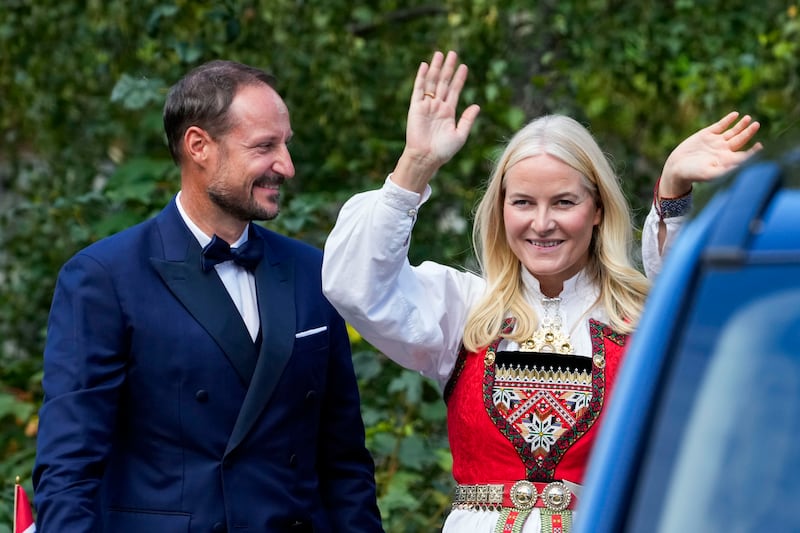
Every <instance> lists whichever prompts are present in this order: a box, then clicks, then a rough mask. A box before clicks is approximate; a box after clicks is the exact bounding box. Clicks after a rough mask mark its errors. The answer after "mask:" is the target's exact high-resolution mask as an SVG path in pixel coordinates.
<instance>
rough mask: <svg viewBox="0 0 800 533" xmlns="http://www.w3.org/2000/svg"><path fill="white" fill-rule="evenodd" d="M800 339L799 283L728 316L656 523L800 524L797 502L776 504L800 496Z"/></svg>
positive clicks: (671, 527)
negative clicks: (661, 511) (659, 519)
mask: <svg viewBox="0 0 800 533" xmlns="http://www.w3.org/2000/svg"><path fill="white" fill-rule="evenodd" d="M799 345H800V290H794V291H787V292H784V293H780V294H776V295H773V296H771V297H768V298H765V299H763V300H759V301H756V302H754V303H752V304H751V305H749V306H747V307H745V308H744V309H742V310H741V311H739V312H738V313H737V314H736V315H735V316H734V317H732V319H731V320H730V321H729V322H728V323H727V324H726V326H725V328H724V329H723V330H722V331H721V336H720V341H719V343H718V345H717V350H716V352H715V353H714V354H713V356H712V357H711V363H710V365H709V367H708V372H707V374H706V376H705V379H704V380H703V383H702V384H701V386H700V392H699V394H698V397H697V402H696V405H695V406H694V409H693V411H692V413H691V415H690V418H689V422H688V424H687V428H686V432H685V434H684V438H683V441H682V443H681V445H680V448H679V450H678V460H677V464H676V465H675V469H674V471H673V476H672V479H671V482H670V483H669V485H668V488H667V491H666V495H667V501H666V503H665V507H664V512H663V514H662V521H661V524H660V528H659V531H662V532H665V533H666V532H673V531H731V532H733V531H757V530H760V529H761V528H762V527H763V526H764V525H766V524H772V525H776V520H777V521H778V522H777V523H781V524H789V523H793V524H800V507H798V506H796V505H776V503H778V502H782V501H783V502H786V501H794V499H795V498H796V497H798V496H800V478H798V476H797V473H798V472H800V446H798V445H797V442H796V439H797V438H798V436H800V356H798V355H797V346H799ZM776 510H777V511H776ZM776 513H783V516H776ZM770 529H772V527H770Z"/></svg>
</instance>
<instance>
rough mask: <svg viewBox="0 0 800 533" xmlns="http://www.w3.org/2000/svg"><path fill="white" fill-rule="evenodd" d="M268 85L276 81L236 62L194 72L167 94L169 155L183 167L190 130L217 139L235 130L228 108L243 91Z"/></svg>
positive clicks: (209, 65) (210, 64)
mask: <svg viewBox="0 0 800 533" xmlns="http://www.w3.org/2000/svg"><path fill="white" fill-rule="evenodd" d="M262 83H263V84H265V85H268V86H269V87H272V88H274V87H275V78H274V76H272V75H271V74H269V73H267V72H266V71H263V70H261V69H258V68H255V67H251V66H249V65H244V64H242V63H237V62H235V61H224V60H215V61H209V62H208V63H204V64H202V65H200V66H199V67H196V68H194V69H193V70H191V71H190V72H189V73H188V74H186V76H184V77H183V78H182V79H181V80H180V81H178V82H177V83H176V84H175V85H173V86H172V88H171V89H170V90H169V93H168V94H167V100H166V102H165V103H164V132H165V133H166V135H167V143H168V144H169V152H170V154H171V155H172V159H173V160H174V161H175V163H177V164H178V165H180V164H181V156H182V153H181V145H182V143H183V136H184V134H185V133H186V130H187V129H189V128H190V127H191V126H197V127H199V128H202V129H204V130H205V131H207V132H208V134H209V135H211V137H212V138H217V137H219V136H221V135H224V134H225V133H227V132H228V130H230V128H231V127H232V126H233V124H232V123H231V120H230V116H229V115H228V108H230V105H231V102H233V98H234V96H236V93H237V91H238V90H239V88H240V87H242V86H245V85H258V84H262Z"/></svg>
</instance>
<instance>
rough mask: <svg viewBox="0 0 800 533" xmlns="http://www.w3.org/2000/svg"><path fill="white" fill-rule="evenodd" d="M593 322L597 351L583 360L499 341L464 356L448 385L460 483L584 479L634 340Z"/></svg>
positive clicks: (450, 430) (449, 416) (453, 448)
mask: <svg viewBox="0 0 800 533" xmlns="http://www.w3.org/2000/svg"><path fill="white" fill-rule="evenodd" d="M589 327H590V332H591V339H592V357H591V358H589V357H580V358H579V359H581V361H576V359H575V356H571V357H572V359H563V360H559V359H558V358H559V357H564V356H559V355H553V354H540V353H525V352H497V350H496V349H497V346H498V344H499V339H498V341H496V342H495V343H493V345H491V346H489V347H488V348H487V349H485V350H482V351H480V352H478V353H466V352H462V353H461V354H460V355H459V359H458V362H457V363H456V366H455V369H454V371H453V375H452V376H451V378H450V381H449V383H448V385H447V388H446V389H445V401H446V402H447V421H448V433H449V437H450V449H451V452H452V455H453V477H454V478H455V480H456V482H457V483H459V484H487V483H502V482H509V481H517V480H520V479H528V480H530V481H551V480H561V479H566V480H568V481H572V482H574V483H581V482H582V480H583V475H584V471H585V469H586V463H587V460H588V456H589V452H590V450H591V447H592V444H593V442H594V439H595V436H596V433H597V428H598V426H599V421H600V419H601V414H602V410H603V406H604V405H605V403H606V402H607V401H608V398H609V395H610V392H611V387H612V385H613V383H614V379H615V378H616V374H617V369H618V367H619V364H620V361H621V359H622V355H623V352H624V348H625V343H626V341H627V338H628V336H627V335H621V334H617V333H615V332H613V331H612V330H611V328H610V327H609V326H606V325H605V324H602V323H600V322H598V321H595V320H590V321H589ZM506 356H507V357H506ZM504 357H505V359H504ZM554 361H555V365H554ZM559 361H565V363H564V364H561V363H560V362H559ZM520 362H522V363H520ZM576 363H580V365H578V364H576ZM559 365H560V366H562V367H563V368H560V369H559ZM570 365H571V368H567V366H570ZM579 366H580V367H582V369H578V368H577V367H579Z"/></svg>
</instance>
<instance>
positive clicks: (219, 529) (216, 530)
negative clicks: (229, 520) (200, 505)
mask: <svg viewBox="0 0 800 533" xmlns="http://www.w3.org/2000/svg"><path fill="white" fill-rule="evenodd" d="M211 531H212V533H225V532H226V531H228V528H227V527H225V524H223V523H222V522H217V523H216V524H214V525H213V526H212V528H211Z"/></svg>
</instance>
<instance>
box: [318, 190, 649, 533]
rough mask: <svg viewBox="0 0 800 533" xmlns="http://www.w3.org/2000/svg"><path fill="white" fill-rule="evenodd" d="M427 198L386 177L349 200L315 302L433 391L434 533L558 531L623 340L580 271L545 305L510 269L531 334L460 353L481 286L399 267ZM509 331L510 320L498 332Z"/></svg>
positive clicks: (448, 272)
mask: <svg viewBox="0 0 800 533" xmlns="http://www.w3.org/2000/svg"><path fill="white" fill-rule="evenodd" d="M429 194H430V190H428V191H427V192H426V193H425V194H424V195H422V197H420V195H418V194H416V193H413V192H410V191H406V190H404V189H402V188H400V187H397V186H396V185H394V184H393V183H392V181H391V180H390V179H387V180H386V182H385V183H384V186H383V188H381V189H380V190H377V191H369V192H366V193H361V194H358V195H356V196H354V197H353V198H351V199H350V200H348V202H347V203H346V204H345V205H344V207H343V208H342V210H341V211H340V213H339V218H338V220H337V223H336V227H335V228H334V230H333V231H332V233H331V234H330V235H329V237H328V240H327V242H326V245H325V261H324V263H323V269H322V279H323V289H324V291H325V294H326V295H327V296H328V298H329V299H330V300H331V302H332V303H333V304H334V306H335V307H336V308H337V309H338V310H339V312H340V313H341V314H342V315H343V316H344V318H345V319H346V320H347V321H348V322H349V323H350V324H351V325H352V326H353V327H354V328H355V329H356V330H357V331H358V332H359V333H360V334H361V335H362V336H363V337H364V338H365V339H366V340H367V341H368V342H370V343H371V344H372V345H373V346H375V347H376V348H378V349H379V350H380V351H381V352H383V353H384V354H386V355H387V356H388V357H390V358H391V359H393V360H394V361H396V362H397V363H398V364H400V365H402V366H404V367H406V368H409V369H412V370H416V371H419V372H420V373H421V374H423V375H425V376H427V377H429V378H431V379H433V380H435V381H436V382H437V383H438V384H439V386H440V387H441V388H442V390H443V393H444V397H445V400H446V401H447V411H448V430H449V437H450V447H451V451H452V455H453V476H454V478H455V481H456V483H457V486H456V489H455V494H454V503H453V507H452V510H451V512H450V513H449V514H448V516H447V518H446V520H445V523H444V528H443V533H465V532H468V533H493V532H495V531H516V532H520V533H540V532H541V531H546V532H549V531H557V532H558V531H560V532H566V531H567V530H568V528H569V526H570V524H571V520H572V510H573V509H574V508H575V507H576V505H577V504H578V501H579V499H580V494H579V493H580V483H581V482H582V481H583V475H584V470H585V468H586V462H587V459H588V456H589V452H590V449H591V447H592V444H593V442H594V439H595V435H596V433H597V430H598V427H599V423H600V422H601V421H602V414H603V411H604V408H605V406H606V404H607V403H608V400H609V394H610V392H611V388H612V385H613V383H614V378H615V376H616V373H617V368H618V367H619V365H620V361H621V358H622V354H623V352H624V348H625V343H626V341H627V337H626V336H625V335H620V334H617V333H615V332H614V331H612V330H611V329H610V328H609V327H608V326H607V325H606V324H608V323H609V322H610V321H609V318H608V315H607V313H606V312H605V310H604V309H603V307H602V305H601V304H600V298H599V296H600V293H599V287H598V286H597V285H596V283H594V281H593V280H591V279H590V278H589V276H588V275H586V273H585V272H579V273H578V274H576V275H575V276H574V277H573V278H571V279H568V280H566V281H565V282H564V288H563V290H562V292H561V294H560V295H559V297H558V298H547V297H545V296H544V295H543V294H542V293H541V290H540V287H539V283H538V281H537V280H536V279H535V278H534V277H533V276H532V275H531V274H530V273H529V272H527V271H526V270H525V269H522V272H521V276H522V283H523V286H524V289H525V299H526V301H527V303H528V304H529V305H530V309H531V312H532V313H533V314H535V316H537V317H538V318H539V322H540V324H541V326H540V328H539V329H538V330H537V331H536V332H535V334H534V335H533V336H532V337H531V339H529V340H528V341H526V342H524V343H522V344H521V345H520V344H518V343H516V342H514V341H511V340H509V339H507V338H505V337H503V338H501V339H498V340H496V341H495V342H493V343H492V344H491V346H488V347H487V348H486V349H484V350H481V351H479V352H478V353H465V352H464V350H463V349H461V348H460V347H461V341H462V337H463V333H464V327H465V324H466V321H467V317H468V315H469V313H470V310H471V309H472V308H473V307H474V306H475V305H477V303H478V302H479V301H480V299H481V297H482V296H483V294H484V291H485V289H486V283H485V281H484V280H483V279H482V278H481V277H479V276H477V275H475V274H472V273H470V272H465V271H463V270H459V269H455V268H452V267H449V266H445V265H441V264H438V263H433V262H423V263H422V264H420V265H418V266H411V265H410V264H409V262H408V258H407V257H408V255H407V254H408V249H409V245H410V240H411V239H410V236H411V231H412V228H413V225H414V222H415V221H416V217H417V210H418V208H419V207H420V205H421V204H422V203H423V202H424V201H425V200H427V198H428V196H429ZM646 252H647V250H646ZM650 255H651V256H652V255H657V252H655V253H653V252H650ZM513 327H514V320H513V317H509V320H508V322H507V323H506V330H505V333H508V332H510V331H511V330H512V328H513ZM505 333H503V332H501V335H504V334H505ZM542 496H544V497H542ZM577 513H580V510H579V508H578V510H577Z"/></svg>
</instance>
